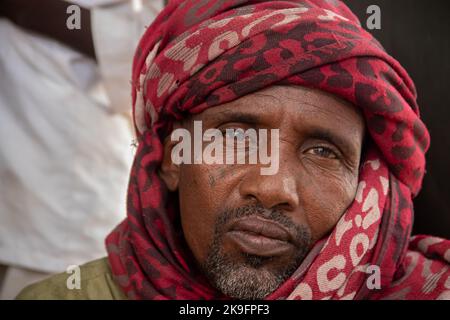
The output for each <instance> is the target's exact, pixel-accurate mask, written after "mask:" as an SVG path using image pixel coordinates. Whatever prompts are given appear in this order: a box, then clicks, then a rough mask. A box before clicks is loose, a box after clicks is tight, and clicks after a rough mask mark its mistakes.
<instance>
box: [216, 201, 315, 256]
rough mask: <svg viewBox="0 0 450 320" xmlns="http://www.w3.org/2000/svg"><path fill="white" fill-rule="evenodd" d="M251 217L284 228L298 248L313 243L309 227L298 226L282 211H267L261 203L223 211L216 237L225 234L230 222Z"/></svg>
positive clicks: (220, 215) (217, 226) (218, 219)
mask: <svg viewBox="0 0 450 320" xmlns="http://www.w3.org/2000/svg"><path fill="white" fill-rule="evenodd" d="M250 216H260V217H262V218H264V219H267V220H272V221H274V222H277V223H278V224H280V225H282V226H284V227H285V228H286V229H287V230H289V231H290V233H291V234H292V236H293V239H294V245H296V246H299V247H302V248H304V247H305V246H309V245H310V244H311V242H312V236H311V230H310V228H309V227H308V226H307V225H299V224H296V223H294V221H293V220H292V219H291V218H290V217H289V216H288V215H286V214H285V213H284V212H283V211H282V210H278V209H267V208H265V207H264V206H263V205H261V204H259V203H258V204H251V205H245V206H241V207H237V208H232V209H230V208H228V209H225V210H223V211H222V212H221V213H220V214H219V215H218V217H217V221H216V235H218V234H221V233H223V232H224V229H225V227H226V225H227V224H229V223H230V221H232V220H235V219H239V218H244V217H250Z"/></svg>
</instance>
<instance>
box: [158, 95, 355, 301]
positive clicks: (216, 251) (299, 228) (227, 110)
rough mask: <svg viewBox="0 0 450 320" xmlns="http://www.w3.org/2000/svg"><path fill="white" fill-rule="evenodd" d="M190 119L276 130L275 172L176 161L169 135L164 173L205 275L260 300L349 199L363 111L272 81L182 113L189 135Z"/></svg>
mask: <svg viewBox="0 0 450 320" xmlns="http://www.w3.org/2000/svg"><path fill="white" fill-rule="evenodd" d="M193 121H202V126H203V131H205V130H207V129H211V128H217V129H219V130H221V131H225V129H229V128H231V129H238V128H241V129H243V130H247V129H249V128H254V129H268V130H269V132H270V129H279V148H278V150H274V152H277V153H278V156H279V168H278V171H277V173H276V174H274V175H262V174H261V170H260V167H261V166H264V165H261V164H233V165H230V164H210V165H208V164H181V165H175V164H173V163H172V161H171V159H170V158H171V150H172V148H173V146H174V143H173V142H171V141H169V140H166V143H165V156H164V160H163V164H162V166H161V172H160V174H161V177H162V178H163V179H164V180H165V182H166V183H167V185H168V187H169V189H171V190H173V191H175V190H178V192H179V199H180V214H181V224H182V228H183V232H184V236H185V239H186V242H187V244H188V246H189V247H190V249H191V251H192V253H193V255H194V257H195V259H196V260H197V262H198V264H199V266H200V268H202V270H203V271H204V272H205V274H206V275H207V277H208V278H209V280H210V282H211V283H212V284H213V285H214V286H215V287H217V288H218V289H219V290H220V291H222V292H223V293H224V294H226V295H228V296H230V297H233V298H239V299H262V298H264V297H265V296H267V295H268V294H270V293H271V292H273V291H274V290H275V289H276V288H277V287H279V286H280V285H281V284H282V283H283V282H284V281H285V280H286V279H287V278H288V277H289V276H290V275H291V274H292V273H293V272H294V271H295V270H296V269H297V268H298V266H299V265H300V263H301V262H302V260H303V259H304V257H305V255H306V254H307V253H308V252H309V250H310V249H311V247H312V246H313V245H314V243H315V242H316V241H318V240H320V239H321V238H323V237H324V236H326V235H327V234H328V233H329V232H330V231H331V230H332V229H333V228H334V226H335V225H336V223H337V222H338V220H339V218H340V217H341V216H342V214H343V213H344V212H345V210H346V209H347V207H348V206H349V205H350V204H351V203H352V201H353V199H354V196H355V193H356V188H357V182H358V171H359V163H360V156H361V148H362V143H363V138H364V120H363V117H362V116H361V114H360V113H359V111H358V110H357V109H356V108H355V107H354V106H352V105H351V104H349V103H347V102H344V101H342V100H339V99H337V98H335V97H332V96H330V95H328V94H325V93H323V92H321V91H317V90H311V89H306V88H302V87H293V86H282V87H281V86H274V87H270V88H268V89H265V90H262V91H260V92H257V93H254V94H250V95H247V96H244V97H242V98H240V99H238V100H235V101H233V102H230V103H226V104H223V105H220V106H216V107H213V108H210V109H207V110H205V111H204V112H202V113H200V114H197V115H194V116H192V117H190V118H189V119H187V120H185V121H183V123H181V124H180V126H181V127H183V128H185V129H187V130H189V131H190V132H191V135H192V136H194V133H193V128H194V125H193ZM269 141H270V139H269ZM269 150H270V147H269ZM266 166H267V165H266Z"/></svg>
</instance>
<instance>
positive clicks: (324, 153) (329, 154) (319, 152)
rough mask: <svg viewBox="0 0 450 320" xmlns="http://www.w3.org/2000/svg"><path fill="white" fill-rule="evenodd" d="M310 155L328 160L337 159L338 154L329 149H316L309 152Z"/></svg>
mask: <svg viewBox="0 0 450 320" xmlns="http://www.w3.org/2000/svg"><path fill="white" fill-rule="evenodd" d="M307 153H309V154H313V155H316V156H319V157H323V158H328V159H337V158H338V157H337V155H336V153H335V152H334V151H333V150H331V149H330V148H327V147H314V148H311V149H309V150H308V151H307Z"/></svg>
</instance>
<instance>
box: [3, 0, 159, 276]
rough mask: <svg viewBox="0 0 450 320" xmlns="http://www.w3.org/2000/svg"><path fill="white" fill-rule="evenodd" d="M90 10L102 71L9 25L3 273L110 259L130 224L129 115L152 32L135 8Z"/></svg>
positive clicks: (5, 39) (6, 39)
mask: <svg viewBox="0 0 450 320" xmlns="http://www.w3.org/2000/svg"><path fill="white" fill-rule="evenodd" d="M100 2H101V3H104V2H105V0H103V1H100ZM109 2H111V1H109ZM112 2H114V3H116V2H117V1H114V0H113V1H112ZM89 3H90V4H91V5H92V7H91V9H92V13H91V19H92V30H93V38H94V45H95V49H96V53H97V58H98V61H99V65H100V68H99V67H98V66H97V64H96V63H95V62H94V61H93V60H91V59H89V58H87V57H86V56H84V55H82V54H80V53H78V52H76V51H74V50H72V49H70V48H68V47H65V46H63V45H61V44H59V43H57V42H55V41H53V40H51V39H48V38H45V37H42V36H39V35H35V34H32V33H29V32H27V31H25V30H22V29H20V28H18V27H16V26H15V25H13V24H12V23H10V22H9V21H7V20H5V19H0V264H4V265H14V266H19V267H23V268H29V269H32V270H37V271H41V272H61V271H65V270H66V268H67V267H68V266H69V265H73V264H81V263H83V262H86V261H89V260H92V259H95V258H98V257H101V256H104V255H105V253H106V252H105V249H104V238H105V236H106V235H107V234H108V233H109V232H110V231H111V230H112V228H113V227H114V226H115V225H116V224H117V223H118V222H120V220H121V219H123V218H124V216H125V199H126V189H127V182H128V176H129V170H130V166H131V161H132V157H133V149H132V148H131V147H130V143H131V141H132V133H131V130H130V123H129V122H130V120H129V119H128V118H127V117H126V116H124V114H126V113H127V112H129V111H130V108H131V103H130V98H129V97H130V83H129V79H130V78H131V63H132V57H133V52H134V48H135V46H136V43H137V36H138V33H139V31H138V30H141V32H143V31H144V26H143V25H141V24H140V21H137V20H136V16H135V15H134V14H132V11H131V6H130V4H129V2H126V1H124V2H123V3H122V4H114V5H109V6H107V7H104V8H101V7H95V6H94V5H95V3H96V1H89ZM155 4H156V7H158V8H161V7H162V1H159V0H158V1H153V5H154V6H155ZM144 9H145V7H144ZM145 12H146V15H147V16H149V15H151V14H152V13H153V12H151V13H150V14H149V12H150V11H145ZM153 17H154V14H153ZM150 22H151V21H150V20H149V23H150ZM149 23H148V24H149ZM105 80H106V81H105Z"/></svg>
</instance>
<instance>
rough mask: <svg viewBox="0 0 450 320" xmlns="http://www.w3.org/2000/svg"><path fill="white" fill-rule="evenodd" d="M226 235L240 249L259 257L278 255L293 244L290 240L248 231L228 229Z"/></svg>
mask: <svg viewBox="0 0 450 320" xmlns="http://www.w3.org/2000/svg"><path fill="white" fill-rule="evenodd" d="M226 235H227V237H228V238H229V239H231V240H232V241H233V242H234V243H235V244H236V245H237V246H238V247H239V249H240V250H241V251H243V252H246V253H248V254H253V255H257V256H261V257H272V256H279V255H283V254H286V253H288V252H289V251H291V250H292V249H293V245H292V244H291V243H290V242H287V241H283V240H278V239H273V238H268V237H264V236H262V235H258V234H254V233H250V232H245V231H229V232H227V234H226Z"/></svg>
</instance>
